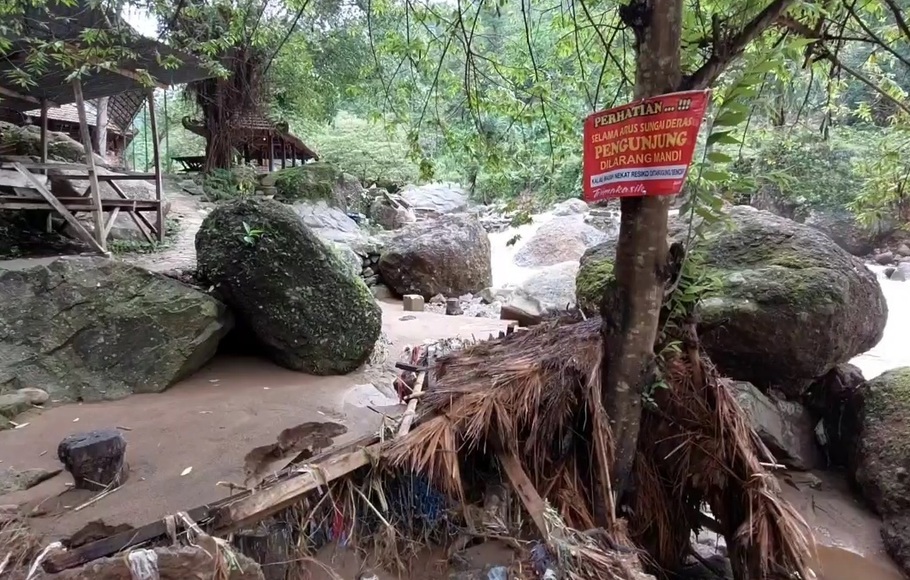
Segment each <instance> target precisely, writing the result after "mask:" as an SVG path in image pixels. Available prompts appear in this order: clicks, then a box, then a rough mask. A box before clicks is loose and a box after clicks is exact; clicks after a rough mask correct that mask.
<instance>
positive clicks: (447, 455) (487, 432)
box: [44, 319, 812, 580]
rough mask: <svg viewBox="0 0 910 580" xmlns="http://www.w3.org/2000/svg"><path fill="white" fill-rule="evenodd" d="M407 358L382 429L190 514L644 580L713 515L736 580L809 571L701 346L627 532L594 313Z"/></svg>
mask: <svg viewBox="0 0 910 580" xmlns="http://www.w3.org/2000/svg"><path fill="white" fill-rule="evenodd" d="M459 346H462V345H459ZM399 367H401V368H402V369H403V371H404V372H403V374H402V377H400V380H399V381H396V389H397V390H398V393H399V396H400V397H401V398H402V400H404V401H406V402H407V409H406V411H405V412H404V414H403V416H402V418H401V421H400V423H399V424H398V426H397V427H396V428H395V429H392V430H391V432H388V433H381V434H378V435H375V436H370V437H365V438H362V439H361V440H358V441H356V442H354V443H352V444H349V445H346V446H343V447H340V448H337V449H334V450H332V451H330V452H328V453H324V454H322V455H320V456H317V457H314V458H311V459H309V460H308V461H307V462H306V463H296V464H294V465H292V466H291V467H290V468H288V469H287V470H285V472H283V473H281V474H279V475H278V476H277V477H274V478H272V479H271V480H269V481H267V482H266V483H265V484H263V486H262V487H261V488H259V489H257V490H253V491H247V492H244V493H242V494H238V495H236V496H233V497H231V498H228V499H226V500H223V501H221V502H217V503H215V504H212V505H210V506H203V507H200V508H197V509H196V510H191V511H190V512H189V517H190V518H192V519H193V520H194V521H197V522H198V523H199V527H200V528H201V529H202V530H204V531H205V532H206V533H210V534H213V535H219V536H222V537H227V536H230V535H232V534H238V533H239V534H243V533H244V530H247V531H248V530H249V529H250V528H256V527H257V526H262V525H265V524H263V522H275V521H280V522H282V525H283V526H285V528H286V529H289V530H291V531H290V532H288V534H289V535H288V536H287V538H288V539H287V543H290V544H293V546H294V548H295V549H297V550H299V551H300V552H303V553H309V552H311V551H312V550H314V549H316V548H318V547H319V546H321V545H323V544H325V543H327V542H337V543H338V544H341V545H344V546H350V547H354V548H359V549H363V550H370V551H371V552H372V554H373V555H374V556H376V557H377V559H378V560H379V561H381V562H382V563H384V564H391V565H397V566H402V567H404V566H406V564H407V556H408V555H409V552H414V551H416V550H417V549H418V548H419V547H420V546H423V545H426V544H430V543H432V544H442V545H448V546H450V547H453V549H455V550H457V549H458V548H459V547H464V546H465V545H467V544H468V543H470V541H472V538H477V537H482V538H489V537H497V538H510V539H511V541H513V542H514V543H515V545H518V546H521V547H522V548H523V552H524V554H525V556H526V558H527V560H526V561H527V563H528V565H527V566H526V567H524V569H525V570H526V571H527V570H536V574H535V575H532V576H528V577H537V575H541V576H542V575H544V574H545V573H547V570H550V571H551V572H553V571H558V574H559V577H560V578H568V579H576V578H577V579H581V578H605V579H606V578H611V579H620V580H640V579H641V578H647V577H648V576H647V575H645V572H644V571H645V570H647V571H648V572H650V573H663V572H665V571H672V570H675V569H678V568H679V567H680V566H681V565H682V564H683V563H684V561H685V560H686V558H687V557H688V555H689V553H690V550H691V548H690V546H689V538H690V534H691V532H692V531H697V530H698V529H699V528H700V527H701V526H702V525H703V524H704V522H705V516H704V515H703V514H702V509H703V508H704V507H709V508H710V511H711V513H712V514H715V515H716V517H717V520H716V521H712V522H711V525H712V527H714V528H716V530H718V531H719V532H720V533H721V534H722V535H724V536H725V539H726V541H727V545H728V547H729V548H730V553H731V558H732V563H733V567H734V570H735V571H736V572H737V577H740V578H746V577H748V578H757V579H761V578H777V577H781V578H782V577H792V575H793V574H797V575H799V576H800V577H802V578H804V579H808V578H810V577H812V575H811V571H810V570H809V568H808V562H809V561H810V552H811V534H810V533H809V532H808V529H807V527H806V526H805V524H804V522H802V520H801V519H800V518H799V516H798V515H797V514H796V513H795V512H794V511H793V509H792V508H791V507H790V506H789V505H788V504H786V503H785V502H784V501H783V500H782V499H781V498H780V497H779V494H778V490H777V487H776V482H775V480H774V478H773V477H772V476H771V475H770V474H769V473H767V471H766V470H765V468H764V467H763V465H762V463H763V462H766V461H768V462H771V463H773V458H771V457H770V456H769V455H768V454H767V451H766V450H765V449H764V447H763V446H762V445H761V443H760V442H759V441H758V439H757V437H755V435H754V433H753V432H752V431H751V429H750V427H749V425H748V422H747V419H746V417H745V415H744V414H743V412H742V410H741V409H740V408H739V407H738V405H737V404H736V402H735V399H734V398H733V397H732V395H731V393H730V390H729V388H728V385H727V383H726V381H725V380H724V379H722V378H721V377H719V376H718V374H717V373H716V371H715V369H714V367H713V366H712V365H711V364H710V362H709V361H708V360H707V359H706V358H704V357H703V356H701V355H700V354H699V352H698V350H697V348H696V349H694V350H691V349H690V350H689V351H683V352H679V353H677V354H674V355H672V358H671V359H670V360H668V361H666V372H665V375H664V380H665V382H666V383H667V386H668V387H669V388H664V389H657V390H656V391H655V392H654V393H652V397H651V401H650V402H649V405H648V406H647V409H646V411H645V415H644V418H643V421H644V423H643V427H642V437H641V438H640V440H639V454H638V460H637V462H636V469H635V482H634V487H633V490H634V491H633V492H632V494H631V496H630V498H629V499H628V500H627V502H626V504H625V505H624V508H625V509H627V510H629V511H628V512H623V513H633V514H634V517H633V518H630V519H629V522H628V524H627V523H626V521H625V520H624V519H623V518H621V517H619V516H618V515H617V512H618V510H617V507H616V506H614V496H613V492H612V490H611V488H610V481H611V480H610V466H611V461H612V442H611V432H610V428H609V421H608V418H607V417H606V414H605V411H604V407H603V402H602V401H601V380H600V377H601V372H602V369H601V338H600V320H599V319H591V320H586V321H582V322H576V323H566V322H560V321H557V322H553V323H547V324H544V325H541V326H538V327H535V328H533V329H529V330H524V331H522V332H516V333H512V334H509V335H504V336H502V337H500V338H496V339H493V340H488V341H484V342H477V343H475V344H468V345H464V346H463V348H454V349H446V348H445V347H444V346H440V345H435V346H434V347H429V348H424V347H419V348H415V349H413V350H412V351H410V352H409V353H408V356H407V360H406V361H405V362H403V363H401V364H400V365H399ZM410 376H413V379H411V378H409V377H410ZM496 498H498V499H497V500H496V501H492V500H494V499H496ZM493 504H495V505H493ZM491 506H492V507H491ZM526 516H530V520H529V523H530V525H528V522H527V521H526ZM166 537H167V526H166V524H165V522H163V521H162V522H156V523H154V524H150V525H149V526H145V527H144V528H140V529H138V530H132V531H130V532H127V533H124V534H120V535H118V536H112V537H110V538H107V539H105V540H101V541H100V542H95V543H93V544H89V545H87V546H83V547H81V548H78V549H75V550H70V551H68V552H59V553H56V554H52V555H51V556H50V557H49V558H47V559H46V561H45V563H44V568H45V570H47V571H49V572H52V571H58V570H62V569H66V568H72V567H75V566H79V565H81V564H84V563H85V562H88V561H91V560H93V559H95V558H100V557H104V556H109V555H112V554H115V553H117V552H121V551H126V550H130V549H132V548H133V547H135V546H138V545H141V544H145V545H150V544H152V545H153V544H155V543H156V542H161V541H162V540H163V539H164V538H166ZM533 539H537V540H538V543H537V544H532V543H531V542H530V540H533ZM531 546H534V547H533V548H531Z"/></svg>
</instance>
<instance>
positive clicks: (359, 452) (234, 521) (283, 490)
mask: <svg viewBox="0 0 910 580" xmlns="http://www.w3.org/2000/svg"><path fill="white" fill-rule="evenodd" d="M380 447H381V444H380V443H375V444H373V445H370V446H369V447H366V448H364V449H356V450H354V451H349V452H347V453H343V454H339V455H336V456H334V457H331V458H329V459H328V460H326V461H323V462H319V463H316V462H313V463H312V464H310V465H309V466H308V467H307V468H306V470H305V471H303V472H301V473H300V474H299V475H298V476H297V477H292V478H291V479H286V480H284V481H282V482H280V483H277V484H275V485H272V486H270V487H267V488H265V489H262V490H260V491H258V492H256V493H253V494H251V495H248V496H246V497H244V498H242V499H239V500H237V501H235V502H232V503H230V504H228V505H225V506H223V507H221V508H220V509H219V510H218V511H217V513H216V514H215V519H214V523H213V527H214V529H215V533H216V534H218V535H221V534H227V533H230V532H233V531H236V530H238V529H240V528H242V527H243V526H246V525H248V524H253V523H256V522H258V521H260V520H262V519H264V518H267V517H269V516H271V515H274V514H276V513H278V512H280V511H281V510H283V509H285V508H288V507H290V506H292V505H294V504H295V503H297V502H298V501H300V500H301V498H303V496H305V495H306V494H308V493H310V492H311V491H313V490H315V489H317V488H320V487H322V486H324V485H327V484H328V483H330V482H332V481H334V480H336V479H338V478H339V477H343V476H345V475H347V474H349V473H351V472H353V471H356V470H357V469H360V468H361V467H365V466H367V465H369V464H370V462H371V458H372V457H376V456H378V455H379V451H380Z"/></svg>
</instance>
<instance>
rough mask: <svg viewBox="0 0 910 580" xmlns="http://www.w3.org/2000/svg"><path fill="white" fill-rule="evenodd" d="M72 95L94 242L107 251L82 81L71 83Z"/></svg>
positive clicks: (99, 191) (99, 189) (77, 80)
mask: <svg viewBox="0 0 910 580" xmlns="http://www.w3.org/2000/svg"><path fill="white" fill-rule="evenodd" d="M73 94H74V95H75V97H76V110H77V111H78V112H79V133H80V134H81V136H82V146H83V148H84V149H85V164H86V165H87V166H88V182H89V188H90V189H91V193H92V222H93V224H94V226H95V240H96V241H97V242H98V246H99V247H100V248H101V249H102V250H103V251H107V244H106V238H105V235H104V215H103V210H102V208H101V187H100V186H99V185H98V174H97V172H96V171H95V154H94V152H93V151H92V137H91V135H90V134H89V131H88V117H87V116H86V114H85V99H84V98H83V97H82V81H81V80H79V79H76V80H74V81H73Z"/></svg>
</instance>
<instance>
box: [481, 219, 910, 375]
mask: <svg viewBox="0 0 910 580" xmlns="http://www.w3.org/2000/svg"><path fill="white" fill-rule="evenodd" d="M552 217H553V216H552V215H551V214H548V213H545V214H539V215H535V216H534V220H533V221H532V222H531V223H529V224H526V225H523V226H520V227H517V228H509V229H507V230H505V231H503V232H498V233H491V234H489V237H490V246H491V248H490V249H491V258H492V266H493V287H494V288H500V287H503V286H507V285H518V284H521V283H522V282H523V281H524V280H525V279H527V278H528V277H529V276H530V275H531V274H533V273H535V272H537V271H539V269H538V268H523V267H521V266H517V265H516V264H515V260H514V258H515V254H516V253H517V252H518V250H519V249H520V248H521V247H522V246H523V245H524V244H525V243H526V242H527V241H528V240H529V239H530V238H531V237H532V236H533V235H534V234H535V232H537V229H538V228H540V226H541V224H543V223H545V222H546V221H548V220H550V219H552ZM516 235H518V236H520V237H519V239H518V241H517V242H516V243H515V244H513V245H511V246H509V245H507V243H508V242H509V240H511V239H512V238H514V237H515V236H516ZM868 268H869V269H870V270H872V271H873V272H875V273H876V275H877V276H878V281H879V283H880V284H881V285H882V290H883V292H884V294H885V299H886V300H887V302H888V323H887V326H886V327H885V334H884V336H883V337H882V340H881V341H880V342H879V343H878V344H877V345H876V346H875V347H874V348H872V350H870V351H868V352H866V353H863V354H861V355H859V356H857V357H856V358H854V359H853V360H852V361H850V362H852V363H853V364H855V365H856V366H858V367H859V368H860V369H861V370H862V371H863V376H865V377H866V378H867V379H871V378H873V377H876V376H878V375H880V374H882V373H883V372H885V371H887V370H890V369H893V368H898V367H903V366H910V348H907V344H908V342H910V282H892V281H890V280H888V279H887V278H886V277H885V275H884V268H883V267H881V266H875V265H870V266H868Z"/></svg>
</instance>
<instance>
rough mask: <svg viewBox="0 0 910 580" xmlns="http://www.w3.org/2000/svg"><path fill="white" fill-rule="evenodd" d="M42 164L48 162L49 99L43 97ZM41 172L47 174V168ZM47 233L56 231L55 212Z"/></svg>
mask: <svg viewBox="0 0 910 580" xmlns="http://www.w3.org/2000/svg"><path fill="white" fill-rule="evenodd" d="M41 164H42V165H45V164H47V99H41ZM41 173H43V174H45V175H47V169H42V170H41ZM47 233H49V234H52V233H54V213H53V212H48V213H47Z"/></svg>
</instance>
